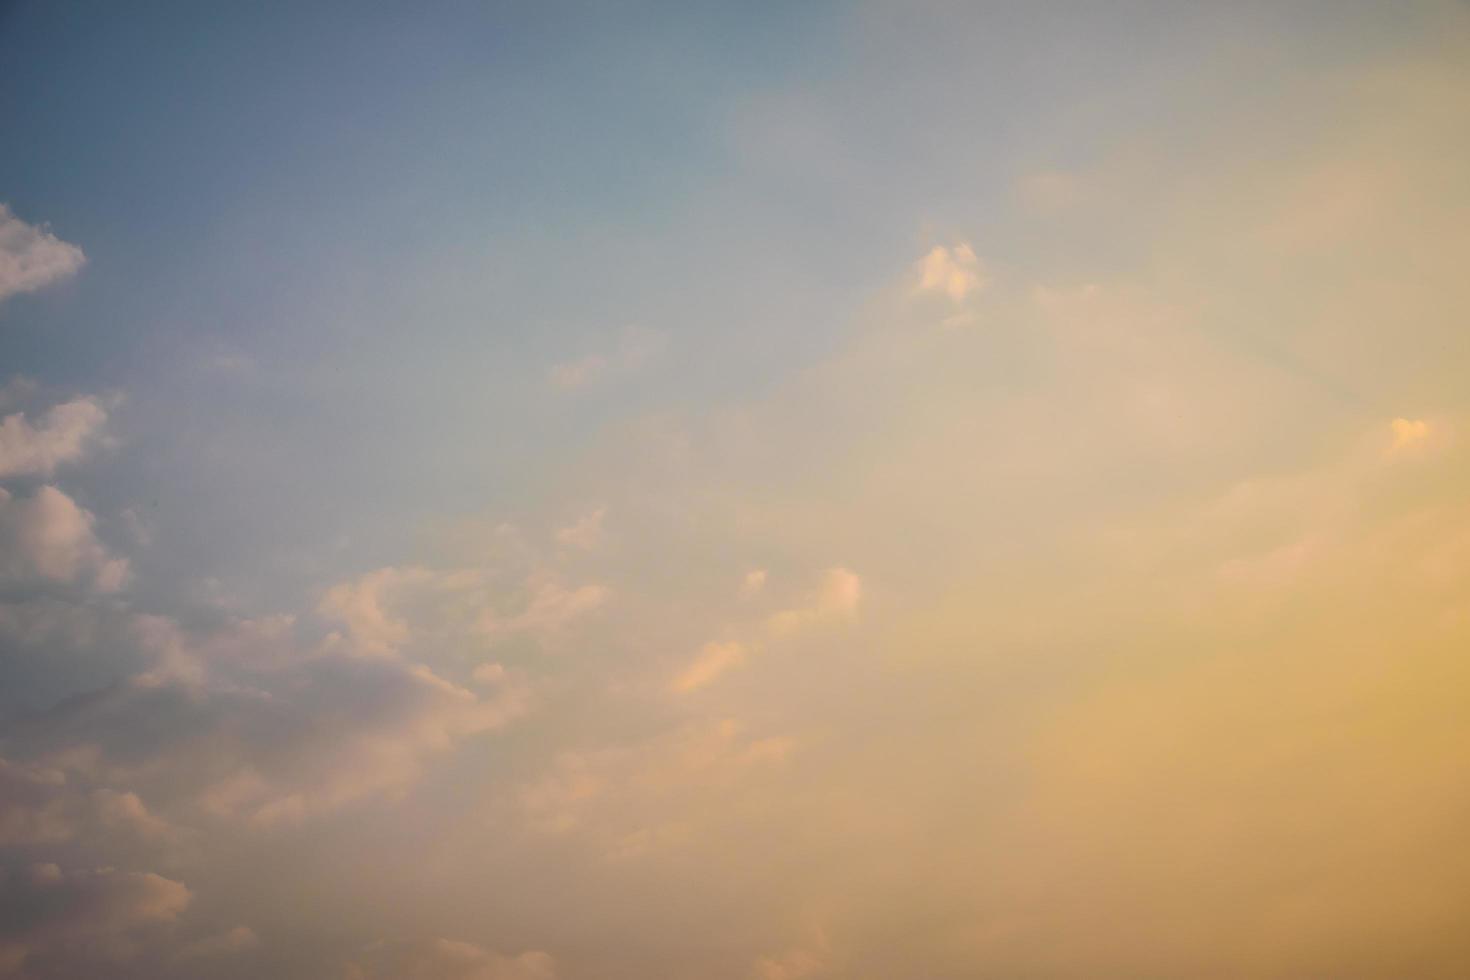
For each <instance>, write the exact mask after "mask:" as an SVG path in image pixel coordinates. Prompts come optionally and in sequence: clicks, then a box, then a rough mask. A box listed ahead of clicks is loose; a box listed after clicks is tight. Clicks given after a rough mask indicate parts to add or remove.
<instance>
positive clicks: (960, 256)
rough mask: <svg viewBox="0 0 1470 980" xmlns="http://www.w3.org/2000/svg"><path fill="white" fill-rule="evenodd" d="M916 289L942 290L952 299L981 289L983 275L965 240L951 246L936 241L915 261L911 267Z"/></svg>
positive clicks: (960, 299) (938, 291) (928, 291)
mask: <svg viewBox="0 0 1470 980" xmlns="http://www.w3.org/2000/svg"><path fill="white" fill-rule="evenodd" d="M914 272H915V279H916V283H915V286H914V292H916V293H942V294H943V295H945V296H948V297H949V298H950V300H951V301H953V302H955V303H959V302H962V301H963V300H964V299H965V297H967V296H969V295H970V294H971V293H973V292H975V291H977V290H979V289H981V288H982V287H983V286H984V285H985V277H984V275H983V273H982V270H981V268H980V260H979V259H978V258H976V257H975V251H974V249H972V248H971V247H970V246H969V244H967V243H965V242H961V243H959V244H958V245H956V246H955V247H954V248H952V249H950V248H945V247H944V246H943V245H936V246H934V248H933V249H931V250H930V252H929V254H928V255H926V256H924V257H923V258H922V259H920V260H919V261H918V263H917V264H916V266H915V269H914Z"/></svg>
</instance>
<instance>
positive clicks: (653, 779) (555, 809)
mask: <svg viewBox="0 0 1470 980" xmlns="http://www.w3.org/2000/svg"><path fill="white" fill-rule="evenodd" d="M796 744H797V743H796V740H795V739H794V738H793V737H791V736H787V735H765V736H753V735H751V734H749V733H748V732H747V731H746V728H745V726H743V725H742V724H741V723H740V722H739V721H737V720H736V719H734V718H723V719H720V720H717V721H701V722H697V723H692V724H688V725H684V726H681V727H678V728H674V729H669V730H665V731H662V732H659V733H658V734H656V735H654V736H652V737H650V738H647V739H643V740H641V741H634V742H630V743H624V744H618V745H611V746H607V745H604V746H600V747H598V748H596V749H589V750H586V751H567V752H562V753H560V754H559V755H557V757H556V758H555V760H554V761H553V762H552V764H551V766H550V767H549V768H548V769H547V771H545V772H544V773H542V775H541V776H539V777H537V778H535V779H533V780H530V781H528V782H526V783H524V784H522V785H521V786H520V787H519V789H518V790H517V792H516V793H515V803H516V805H517V806H518V808H519V810H520V811H521V817H522V820H523V821H524V823H525V824H526V826H527V827H528V828H529V829H531V830H533V831H537V832H539V833H544V834H567V833H573V832H576V833H579V834H582V835H584V836H585V837H587V838H588V839H590V840H591V841H593V842H594V844H596V845H600V846H601V848H602V850H603V855H604V856H605V857H617V858H626V857H630V856H634V855H635V854H638V853H643V852H645V851H647V850H648V849H650V848H652V847H654V846H656V845H673V844H677V843H688V842H689V841H690V840H691V836H692V835H695V834H697V833H698V831H699V829H700V828H699V827H697V826H691V825H690V823H689V815H690V814H691V813H697V812H699V811H700V809H701V808H702V807H704V806H706V805H708V804H709V803H710V802H711V801H712V800H724V801H725V802H728V801H729V799H730V794H731V793H733V792H735V791H736V790H738V789H739V788H740V783H741V781H742V780H743V779H745V778H746V777H747V776H749V775H751V774H753V773H756V772H760V771H763V770H769V769H773V768H776V767H779V766H781V765H782V764H783V763H784V762H786V760H787V759H788V757H789V756H790V755H791V754H792V752H793V750H794V748H795V747H796Z"/></svg>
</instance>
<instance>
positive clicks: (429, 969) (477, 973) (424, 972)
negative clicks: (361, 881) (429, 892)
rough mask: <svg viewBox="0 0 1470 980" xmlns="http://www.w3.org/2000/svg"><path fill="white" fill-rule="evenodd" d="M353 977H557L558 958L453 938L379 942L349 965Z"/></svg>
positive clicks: (550, 979) (351, 979) (481, 979)
mask: <svg viewBox="0 0 1470 980" xmlns="http://www.w3.org/2000/svg"><path fill="white" fill-rule="evenodd" d="M347 976H348V978H349V980H556V976H557V970H556V961H555V960H553V959H552V958H551V956H550V955H548V954H546V953H543V952H541V951H539V950H531V951H528V952H525V953H521V954H519V955H516V956H506V955H503V954H501V953H495V952H492V951H490V950H487V949H484V948H483V947H480V946H476V945H475V944H474V943H467V942H459V941H456V940H452V939H430V940H427V941H420V942H398V943H376V944H374V945H373V946H371V947H369V948H368V949H366V950H364V952H363V956H362V957H360V958H359V959H358V960H357V961H356V962H354V963H352V964H350V965H349V967H348V971H347Z"/></svg>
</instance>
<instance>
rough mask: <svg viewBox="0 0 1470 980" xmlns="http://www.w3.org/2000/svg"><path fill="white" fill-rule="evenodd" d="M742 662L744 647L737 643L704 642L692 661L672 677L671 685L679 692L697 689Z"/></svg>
mask: <svg viewBox="0 0 1470 980" xmlns="http://www.w3.org/2000/svg"><path fill="white" fill-rule="evenodd" d="M744 662H745V648H744V647H743V646H741V645H740V644H739V643H706V644H705V645H704V649H702V650H700V651H699V656H697V657H695V658H694V662H693V663H691V664H690V665H689V666H688V667H686V668H684V670H683V671H682V672H680V674H679V676H678V677H676V678H674V682H673V684H672V685H671V687H672V689H673V690H674V691H675V692H677V693H679V694H688V693H689V692H691V691H697V690H699V689H700V688H701V687H705V686H706V685H709V684H712V683H714V682H715V680H716V679H717V678H719V676H720V675H721V674H723V673H724V672H725V671H727V670H730V669H731V668H733V667H738V666H739V665H740V664H742V663H744Z"/></svg>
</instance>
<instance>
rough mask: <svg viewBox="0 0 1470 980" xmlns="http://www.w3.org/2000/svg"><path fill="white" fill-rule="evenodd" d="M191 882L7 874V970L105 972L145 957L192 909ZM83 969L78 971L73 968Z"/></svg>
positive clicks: (0, 887)
mask: <svg viewBox="0 0 1470 980" xmlns="http://www.w3.org/2000/svg"><path fill="white" fill-rule="evenodd" d="M192 897H193V896H192V895H191V893H190V891H189V889H188V888H187V887H185V886H184V885H183V883H181V882H178V881H173V880H171V879H169V878H164V877H161V876H160V875H156V874H152V873H148V872H129V871H116V870H113V869H111V868H102V869H98V870H95V871H63V870H62V869H61V868H59V867H57V866H56V865H55V864H51V863H37V864H33V865H32V866H31V867H29V868H27V869H23V870H13V871H10V872H0V976H10V975H20V976H32V975H34V976H68V975H70V976H84V975H90V976H97V975H101V973H104V972H105V970H102V971H99V969H98V967H99V965H100V964H106V963H110V962H117V961H120V960H124V959H128V958H131V957H133V956H135V955H137V953H138V951H139V949H140V948H141V947H142V946H143V945H144V944H146V943H148V942H149V941H150V940H156V932H155V931H156V930H159V929H166V927H168V926H170V925H172V924H173V923H174V922H175V921H177V919H178V917H179V916H180V914H182V913H183V911H184V909H185V908H187V907H188V905H189V903H190V900H191V899H192ZM72 971H75V972H72Z"/></svg>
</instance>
